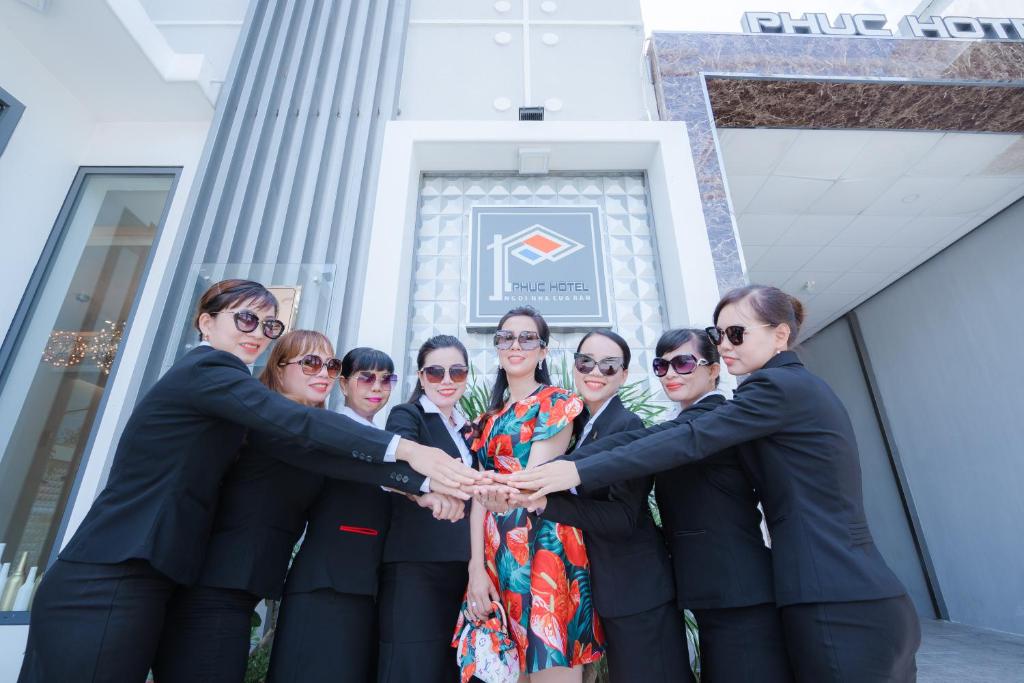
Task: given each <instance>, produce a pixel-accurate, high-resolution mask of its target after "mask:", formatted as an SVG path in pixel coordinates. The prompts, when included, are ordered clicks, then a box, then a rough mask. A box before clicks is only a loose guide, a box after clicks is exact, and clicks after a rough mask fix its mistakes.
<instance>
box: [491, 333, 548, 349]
mask: <svg viewBox="0 0 1024 683" xmlns="http://www.w3.org/2000/svg"><path fill="white" fill-rule="evenodd" d="M517 340H518V341H519V348H520V349H522V350H523V351H533V350H534V349H540V348H544V347H545V346H547V345H548V343H547V342H546V341H544V340H543V339H541V338H540V335H539V334H537V333H536V332H520V333H519V336H516V333H515V332H513V331H512V330H498V331H497V332H495V333H494V346H495V347H497V348H498V349H500V350H502V351H507V350H509V349H511V348H512V345H513V344H514V343H516V341H517Z"/></svg>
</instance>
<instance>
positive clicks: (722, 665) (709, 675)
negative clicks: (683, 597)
mask: <svg viewBox="0 0 1024 683" xmlns="http://www.w3.org/2000/svg"><path fill="white" fill-rule="evenodd" d="M693 615H694V616H695V617H696V618H697V628H698V629H699V632H700V680H701V683H731V682H732V681H758V682H759V683H790V682H791V681H792V680H793V672H792V671H791V670H790V666H789V657H788V655H787V653H786V641H785V639H784V637H783V635H782V620H781V619H780V617H779V609H778V608H777V607H776V606H775V604H774V603H767V604H763V605H752V606H750V607H725V608H720V609H702V610H693Z"/></svg>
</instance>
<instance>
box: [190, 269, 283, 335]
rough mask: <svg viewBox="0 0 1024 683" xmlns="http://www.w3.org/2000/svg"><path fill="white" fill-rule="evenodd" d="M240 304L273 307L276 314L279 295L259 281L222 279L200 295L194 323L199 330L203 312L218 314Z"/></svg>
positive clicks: (200, 331)
mask: <svg viewBox="0 0 1024 683" xmlns="http://www.w3.org/2000/svg"><path fill="white" fill-rule="evenodd" d="M239 304H251V305H252V306H254V307H256V308H272V309H274V315H277V297H275V296H274V295H273V293H271V291H270V290H269V289H267V288H266V287H264V286H263V285H261V284H260V283H259V282H255V281H253V280H239V279H232V280H221V281H220V282H215V283H213V284H212V285H210V287H209V288H208V289H207V290H206V291H205V292H203V295H202V296H201V297H199V302H198V303H197V304H196V315H195V318H193V320H192V324H193V325H194V326H195V328H196V329H197V330H199V318H200V317H201V316H202V315H203V313H207V314H209V315H216V314H217V313H220V312H221V311H223V310H224V309H227V308H231V307H232V306H238V305H239ZM202 339H203V332H202V330H199V340H200V341H202Z"/></svg>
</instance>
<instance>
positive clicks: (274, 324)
mask: <svg viewBox="0 0 1024 683" xmlns="http://www.w3.org/2000/svg"><path fill="white" fill-rule="evenodd" d="M222 312H223V311H217V313H222ZM217 313H211V314H210V315H211V316H215V315H217ZM232 317H233V318H234V319H235V327H236V328H238V331H239V332H252V331H253V330H255V329H256V328H257V327H259V326H260V325H261V324H262V325H263V336H264V337H266V338H267V339H277V338H278V337H280V336H281V335H282V334H284V323H283V322H281V321H280V320H278V319H277V318H264V319H263V320H262V321H261V320H260V317H259V316H258V315H256V314H255V313H253V312H252V311H249V310H246V309H242V310H240V311H235V314H234V315H233V316H232Z"/></svg>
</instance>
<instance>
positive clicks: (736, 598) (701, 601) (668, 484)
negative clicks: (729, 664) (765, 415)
mask: <svg viewBox="0 0 1024 683" xmlns="http://www.w3.org/2000/svg"><path fill="white" fill-rule="evenodd" d="M725 403H726V401H725V397H723V396H721V395H718V394H712V395H711V396H708V397H706V398H703V399H701V400H700V401H698V402H697V403H696V404H694V405H692V406H690V407H689V408H687V409H686V410H684V411H683V412H681V413H680V414H679V415H678V416H677V417H676V418H675V420H674V422H675V423H676V424H681V423H683V422H688V421H689V420H693V419H695V418H697V417H698V416H700V415H703V414H705V413H707V412H708V411H711V410H714V409H716V408H718V407H720V406H723V405H725ZM654 495H655V498H656V499H657V501H658V509H659V510H660V511H661V525H662V529H664V531H665V539H666V540H667V541H668V544H669V550H670V551H671V553H672V565H673V567H674V569H675V577H676V597H677V599H678V601H679V607H680V608H686V609H719V608H724V607H747V606H750V605H760V604H763V603H770V602H774V601H775V592H774V590H773V588H772V556H771V551H770V550H768V548H766V547H765V545H764V539H763V538H762V536H761V512H760V511H759V510H758V509H757V503H758V497H757V493H756V492H755V491H754V485H753V483H752V482H751V479H750V476H749V475H748V473H747V472H746V470H745V469H744V468H743V466H742V465H741V463H740V457H739V453H738V452H737V450H736V449H735V448H727V449H726V450H724V451H721V452H719V453H718V454H716V455H714V456H712V457H710V458H708V459H706V460H702V461H700V463H697V464H694V465H687V466H683V467H677V468H675V469H674V470H669V471H667V472H660V473H658V475H657V476H656V477H655V479H654Z"/></svg>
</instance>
